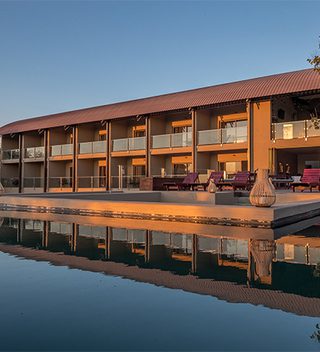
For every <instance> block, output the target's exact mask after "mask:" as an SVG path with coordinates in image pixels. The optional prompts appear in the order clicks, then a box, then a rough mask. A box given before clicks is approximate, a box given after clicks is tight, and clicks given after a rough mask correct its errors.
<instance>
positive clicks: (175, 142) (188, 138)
mask: <svg viewBox="0 0 320 352" xmlns="http://www.w3.org/2000/svg"><path fill="white" fill-rule="evenodd" d="M191 145H192V132H182V133H171V134H161V135H157V136H152V148H153V149H156V148H179V147H190V146H191Z"/></svg>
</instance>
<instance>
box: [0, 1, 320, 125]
mask: <svg viewBox="0 0 320 352" xmlns="http://www.w3.org/2000/svg"><path fill="white" fill-rule="evenodd" d="M319 14H320V2H319V1H301V2H299V1H236V2H232V1H223V2H218V1H185V2H183V1H170V2H166V1H117V2H112V1H90V2H89V1H88V2H86V1H81V2H77V1H52V2H50V1H29V2H28V1H24V2H18V1H0V48H1V49H0V124H1V125H2V124H4V123H7V122H11V121H13V120H17V119H21V118H26V117H32V116H39V115H44V114H50V113H55V112H60V111H65V110H73V109H78V108H82V107H88V106H95V105H102V104H107V103H111V102H116V101H122V100H128V99H135V98H139V97H144V96H151V95H158V94H163V93H167V92H174V91H179V90H186V89H192V88H196V87H202V86H208V85H214V84H217V83H222V82H228V81H235V80H241V79H246V78H250V77H256V76H263V75H268V74H272V73H279V72H286V71H292V70H298V69H303V68H307V67H309V65H308V63H307V62H306V59H307V57H309V56H310V55H312V54H313V53H315V52H316V49H317V46H318V36H319V35H320V22H319Z"/></svg>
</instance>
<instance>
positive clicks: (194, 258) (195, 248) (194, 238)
mask: <svg viewBox="0 0 320 352" xmlns="http://www.w3.org/2000/svg"><path fill="white" fill-rule="evenodd" d="M197 261H198V236H197V235H195V234H193V235H192V268H191V271H192V273H193V274H195V273H196V272H197V270H198V265H197Z"/></svg>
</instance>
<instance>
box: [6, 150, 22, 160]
mask: <svg viewBox="0 0 320 352" xmlns="http://www.w3.org/2000/svg"><path fill="white" fill-rule="evenodd" d="M19 157H20V150H19V149H8V150H3V151H2V160H19Z"/></svg>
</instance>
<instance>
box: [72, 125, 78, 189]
mask: <svg viewBox="0 0 320 352" xmlns="http://www.w3.org/2000/svg"><path fill="white" fill-rule="evenodd" d="M78 132H79V130H78V126H72V135H73V155H72V157H73V158H72V170H73V171H72V192H77V191H78Z"/></svg>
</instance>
